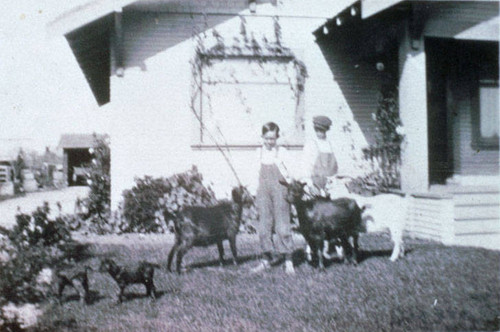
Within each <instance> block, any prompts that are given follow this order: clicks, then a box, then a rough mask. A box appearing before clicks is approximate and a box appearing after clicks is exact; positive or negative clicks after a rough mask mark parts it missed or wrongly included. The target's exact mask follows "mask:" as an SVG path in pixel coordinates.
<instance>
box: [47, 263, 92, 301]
mask: <svg viewBox="0 0 500 332" xmlns="http://www.w3.org/2000/svg"><path fill="white" fill-rule="evenodd" d="M89 271H92V269H91V268H90V267H89V266H83V267H81V268H77V269H75V270H71V271H57V272H56V273H55V275H56V285H57V299H58V301H59V303H61V302H62V301H61V300H62V295H63V292H64V288H65V287H66V286H70V287H73V288H74V289H75V290H76V291H77V292H78V295H79V297H80V302H82V303H88V301H89V278H88V272H89Z"/></svg>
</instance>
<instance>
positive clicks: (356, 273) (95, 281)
mask: <svg viewBox="0 0 500 332" xmlns="http://www.w3.org/2000/svg"><path fill="white" fill-rule="evenodd" d="M172 240H173V238H172V236H170V235H163V236H157V235H156V236H153V237H151V238H149V237H148V236H146V237H145V238H140V237H139V236H135V235H132V236H129V237H128V238H127V237H116V236H115V238H113V239H107V238H100V239H99V238H95V239H93V240H92V242H93V244H92V245H91V247H90V248H91V251H92V253H93V255H94V257H93V258H91V259H89V261H88V262H87V263H89V264H91V265H93V266H97V265H98V259H99V258H100V257H104V256H111V257H114V258H115V259H116V260H117V261H118V262H119V263H121V264H124V263H134V262H137V261H139V260H141V259H146V260H148V261H151V262H157V263H159V264H160V265H161V266H162V268H161V269H159V270H158V271H157V274H156V276H155V283H156V286H157V289H158V291H159V293H160V297H159V299H157V300H156V301H152V300H150V299H149V298H146V297H145V289H144V287H143V286H140V285H137V286H132V287H129V288H127V291H126V294H127V300H126V301H125V302H124V303H123V304H116V296H117V291H118V287H117V285H116V284H115V283H114V281H113V280H112V279H111V278H110V277H109V276H108V275H105V274H102V273H99V272H92V273H91V276H90V279H91V283H90V288H91V289H92V291H93V292H94V295H95V296H94V298H93V303H92V304H90V305H84V304H80V303H79V302H78V301H77V300H76V299H75V297H74V296H72V291H71V290H68V291H67V292H66V293H65V294H66V297H67V299H66V301H65V302H64V304H63V305H61V306H58V305H48V310H47V312H46V314H45V316H44V318H43V322H42V328H41V329H42V330H46V331H421V330H423V331H457V330H459V331H467V330H469V331H470V330H474V331H477V330H480V331H483V330H498V329H499V319H498V315H499V312H500V304H499V274H498V273H499V271H500V253H499V252H495V251H488V250H485V249H475V248H461V247H445V246H442V245H439V244H436V243H431V242H423V241H417V240H408V243H407V248H408V249H409V252H408V254H407V255H406V257H405V258H403V259H401V260H400V261H397V262H396V263H391V262H390V261H389V255H390V249H391V245H390V241H389V239H388V237H386V236H385V235H364V236H362V237H361V241H360V246H361V248H362V250H363V252H362V261H361V263H360V264H359V265H358V266H356V267H355V266H350V265H344V264H341V263H338V262H333V263H331V264H330V265H329V266H328V267H327V269H326V272H318V271H317V270H316V269H315V268H313V267H311V266H310V265H309V264H308V263H307V262H304V260H303V254H302V252H301V251H300V250H298V251H297V253H296V257H295V261H296V265H297V271H296V272H297V273H296V275H294V276H288V275H286V274H285V273H284V270H283V268H282V267H281V266H278V267H275V268H273V269H271V270H270V271H268V272H264V273H262V274H250V273H248V271H249V269H250V268H251V267H253V266H255V264H256V263H257V261H256V258H255V253H257V252H258V248H259V246H258V240H257V237H256V236H250V235H242V236H240V237H239V243H238V248H239V253H240V256H241V257H242V261H243V262H242V263H241V265H239V266H237V267H234V266H232V265H227V266H224V267H222V268H220V267H219V266H218V262H217V257H218V254H217V249H216V247H215V246H214V247H208V248H195V249H192V250H191V251H189V252H188V254H187V255H186V257H185V259H184V265H185V266H187V267H188V268H189V269H188V272H187V273H185V274H183V275H180V276H179V275H177V274H174V273H168V272H167V271H166V269H165V267H166V259H167V255H168V251H169V250H170V248H171V246H172ZM296 242H299V241H296ZM296 244H297V247H298V248H301V245H302V244H301V243H296ZM226 248H227V246H226ZM227 249H228V248H227ZM229 255H230V251H229V250H227V253H226V257H227V258H229V257H230V256H229Z"/></svg>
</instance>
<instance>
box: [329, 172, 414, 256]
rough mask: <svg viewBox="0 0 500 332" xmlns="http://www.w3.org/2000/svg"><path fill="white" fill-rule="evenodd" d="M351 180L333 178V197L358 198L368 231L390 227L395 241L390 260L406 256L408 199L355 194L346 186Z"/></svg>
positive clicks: (385, 195) (393, 196)
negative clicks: (405, 239) (404, 239)
mask: <svg viewBox="0 0 500 332" xmlns="http://www.w3.org/2000/svg"><path fill="white" fill-rule="evenodd" d="M349 181H351V179H350V178H349V177H335V178H333V179H332V181H331V183H330V185H329V188H328V189H329V190H328V192H329V193H330V194H331V195H332V198H337V197H349V198H353V199H354V200H356V202H357V203H358V205H359V206H361V207H363V206H364V207H365V209H364V212H363V214H362V218H363V220H365V221H366V229H367V232H368V233H372V232H382V231H386V230H387V229H388V230H389V232H390V235H391V239H392V241H393V242H394V248H393V250H392V254H391V257H390V260H391V261H392V262H394V261H396V260H397V259H398V258H399V257H402V256H404V243H403V232H404V229H405V226H406V222H407V218H408V199H407V198H406V197H402V196H399V195H396V194H379V195H375V196H370V197H365V196H361V195H357V194H353V193H350V192H349V190H348V189H347V187H346V185H347V183H348V182H349Z"/></svg>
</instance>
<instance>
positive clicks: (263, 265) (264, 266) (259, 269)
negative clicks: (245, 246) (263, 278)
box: [250, 259, 271, 273]
mask: <svg viewBox="0 0 500 332" xmlns="http://www.w3.org/2000/svg"><path fill="white" fill-rule="evenodd" d="M270 268H271V264H270V263H269V261H268V260H267V259H263V260H261V261H260V263H259V265H257V266H256V267H254V268H252V269H251V270H250V273H260V272H264V271H267V270H269V269H270Z"/></svg>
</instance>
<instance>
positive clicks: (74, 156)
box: [58, 134, 104, 186]
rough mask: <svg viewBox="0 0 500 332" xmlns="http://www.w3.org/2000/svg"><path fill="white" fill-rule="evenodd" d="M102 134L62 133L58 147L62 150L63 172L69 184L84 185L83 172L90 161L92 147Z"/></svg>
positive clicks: (102, 136)
mask: <svg viewBox="0 0 500 332" xmlns="http://www.w3.org/2000/svg"><path fill="white" fill-rule="evenodd" d="M101 138H104V135H98V134H94V135H93V134H63V135H61V139H60V140H59V145H58V148H60V149H62V150H63V173H64V179H66V181H67V183H68V185H69V186H76V185H86V184H87V183H86V181H85V173H86V170H87V166H88V164H89V163H91V162H92V149H93V148H95V147H96V145H97V142H98V140H99V139H101Z"/></svg>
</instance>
